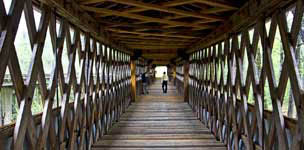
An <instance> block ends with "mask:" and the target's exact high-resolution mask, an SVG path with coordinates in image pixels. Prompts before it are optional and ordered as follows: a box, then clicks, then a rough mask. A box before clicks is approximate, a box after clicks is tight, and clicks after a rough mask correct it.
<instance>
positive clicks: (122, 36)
mask: <svg viewBox="0 0 304 150" xmlns="http://www.w3.org/2000/svg"><path fill="white" fill-rule="evenodd" d="M111 37H113V38H116V40H118V41H148V40H151V41H152V40H155V41H172V42H174V41H175V42H193V39H181V38H170V37H165V38H159V37H142V36H136V35H135V36H134V35H125V34H117V33H114V34H111Z"/></svg>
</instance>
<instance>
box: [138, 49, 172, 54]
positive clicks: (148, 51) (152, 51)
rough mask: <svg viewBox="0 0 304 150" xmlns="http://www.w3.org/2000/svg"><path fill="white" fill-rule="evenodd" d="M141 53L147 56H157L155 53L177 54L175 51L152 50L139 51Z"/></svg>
mask: <svg viewBox="0 0 304 150" xmlns="http://www.w3.org/2000/svg"><path fill="white" fill-rule="evenodd" d="M140 51H141V52H142V54H145V53H149V54H157V53H172V54H177V49H169V48H166V49H153V50H149V49H141V50H140Z"/></svg>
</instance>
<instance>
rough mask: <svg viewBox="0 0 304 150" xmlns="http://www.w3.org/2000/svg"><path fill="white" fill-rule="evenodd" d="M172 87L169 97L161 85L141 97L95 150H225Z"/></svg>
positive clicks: (154, 86) (157, 84) (95, 146)
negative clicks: (163, 91)
mask: <svg viewBox="0 0 304 150" xmlns="http://www.w3.org/2000/svg"><path fill="white" fill-rule="evenodd" d="M175 95H177V93H176V89H175V87H174V86H173V85H172V84H171V83H170V84H169V87H168V93H165V94H163V93H162V91H161V84H160V81H156V82H155V83H154V84H153V85H152V86H150V87H149V95H145V96H140V97H139V99H140V100H139V101H138V102H136V103H133V104H132V105H131V106H130V107H129V108H128V110H127V111H126V113H125V114H123V116H122V117H121V119H120V121H119V123H116V124H115V125H114V126H113V128H112V129H111V131H110V132H109V134H108V135H105V136H104V137H103V138H102V139H101V140H99V141H98V142H96V143H95V144H94V145H93V146H92V149H93V150H158V149H159V150H173V149H174V150H175V149H176V150H224V149H226V147H225V145H224V144H223V143H221V142H219V141H216V140H215V138H214V137H213V135H212V134H210V132H209V130H208V129H207V128H206V127H204V125H203V124H202V123H200V122H199V121H198V120H197V118H196V116H195V114H193V113H192V110H191V109H190V107H189V105H188V104H187V103H184V102H183V97H182V96H175Z"/></svg>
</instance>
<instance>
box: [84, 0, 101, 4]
mask: <svg viewBox="0 0 304 150" xmlns="http://www.w3.org/2000/svg"><path fill="white" fill-rule="evenodd" d="M105 1H106V0H81V1H80V2H79V4H85V5H87V4H96V3H101V2H105Z"/></svg>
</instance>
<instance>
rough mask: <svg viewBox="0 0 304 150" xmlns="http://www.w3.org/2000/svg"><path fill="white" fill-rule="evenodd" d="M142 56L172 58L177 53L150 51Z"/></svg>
mask: <svg viewBox="0 0 304 150" xmlns="http://www.w3.org/2000/svg"><path fill="white" fill-rule="evenodd" d="M142 56H143V57H146V58H172V57H176V56H177V54H174V53H161V54H160V53H152V54H142Z"/></svg>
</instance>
